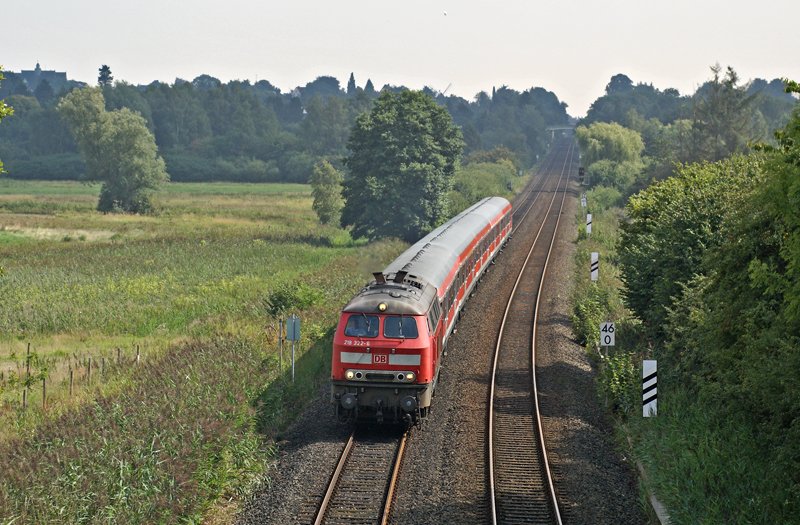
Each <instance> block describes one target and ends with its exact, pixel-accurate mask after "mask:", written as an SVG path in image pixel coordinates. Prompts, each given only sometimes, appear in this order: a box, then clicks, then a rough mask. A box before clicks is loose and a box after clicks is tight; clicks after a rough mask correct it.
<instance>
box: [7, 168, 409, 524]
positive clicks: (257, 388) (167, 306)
mask: <svg viewBox="0 0 800 525" xmlns="http://www.w3.org/2000/svg"><path fill="white" fill-rule="evenodd" d="M98 192H99V187H98V186H97V185H85V184H80V183H67V182H29V181H11V180H7V179H0V428H2V430H0V462H2V463H3V464H4V465H25V467H24V468H17V469H3V472H2V473H0V523H5V522H6V521H8V520H15V519H16V521H15V523H63V522H65V521H66V522H75V523H78V522H81V523H100V522H103V523H106V522H115V523H141V522H177V521H182V520H183V521H185V520H189V521H196V520H201V519H202V516H203V515H204V513H205V512H206V511H207V509H208V508H209V507H210V506H212V505H213V503H214V501H215V500H216V499H217V498H219V497H220V496H221V495H226V494H227V495H231V494H234V493H236V492H237V491H241V490H243V487H244V486H245V485H246V484H247V483H248V482H249V480H252V479H253V478H254V477H256V476H257V475H259V474H260V473H261V472H262V471H263V468H264V465H265V464H266V462H267V461H268V458H269V455H270V450H271V445H270V436H272V435H273V434H274V433H275V432H276V431H277V430H278V429H280V428H281V427H282V426H283V425H285V424H286V422H287V421H289V420H290V419H291V418H292V417H293V411H294V410H296V409H298V408H299V407H300V406H302V404H303V402H304V400H305V399H307V398H308V397H309V396H310V395H312V394H313V393H314V392H316V388H317V386H318V384H319V381H320V380H321V379H320V378H324V377H325V375H326V372H325V371H326V368H327V367H328V360H329V346H330V343H329V334H330V330H331V328H332V326H333V325H334V324H335V322H336V317H337V313H338V310H339V308H340V307H341V305H342V304H343V303H344V302H345V301H346V300H347V299H348V298H349V297H350V296H351V295H352V294H353V293H354V292H355V291H356V290H357V289H358V288H359V287H360V286H361V285H363V283H364V282H365V281H366V280H367V279H368V278H369V275H370V272H372V271H374V270H375V269H376V268H378V269H379V268H382V267H383V266H384V265H385V264H386V263H387V262H388V261H389V260H391V259H392V258H393V257H394V256H396V254H398V253H399V252H400V251H401V250H402V249H403V248H404V246H403V245H402V244H401V243H399V242H383V243H377V244H372V245H370V246H365V245H363V244H361V243H356V242H353V241H352V240H351V239H350V237H349V235H348V234H347V233H346V232H344V231H342V230H339V229H337V228H332V227H323V226H320V225H319V223H318V222H317V220H316V217H315V215H314V213H313V212H312V210H311V192H310V188H309V187H307V186H304V185H292V184H276V185H268V184H264V185H260V184H169V185H167V186H165V187H164V188H163V189H162V190H161V191H160V192H159V193H158V194H157V195H156V197H155V199H154V201H155V205H156V213H155V214H154V215H152V216H131V215H106V214H101V213H98V212H96V211H95V210H94V207H95V204H96V199H97V194H98ZM298 286H300V287H301V288H302V290H304V293H306V294H309V295H310V296H311V297H314V298H315V300H314V301H312V302H311V303H310V305H309V306H307V308H306V309H305V310H303V311H300V312H298V313H299V314H300V315H301V317H302V319H303V334H302V340H301V342H300V346H299V348H300V361H301V365H300V366H299V374H298V382H297V383H295V384H291V383H287V381H286V375H285V370H280V369H279V368H278V367H277V357H276V352H275V348H276V333H275V330H274V320H272V319H270V318H269V317H268V315H267V313H266V307H265V300H266V299H267V298H268V297H269V296H270V294H271V293H273V292H274V291H275V290H278V289H285V288H287V287H288V288H290V289H291V287H298ZM29 344H30V348H31V350H32V354H31V356H30V357H28V355H27V349H28V345H29ZM137 345H138V347H139V349H140V350H141V362H140V363H139V364H138V365H137V364H136V363H135V360H134V355H135V352H134V348H135V347H136V346H137ZM117 348H120V354H118V353H117V351H116V349H117ZM120 355H121V356H122V358H121V359H119V362H118V357H119V356H120ZM89 358H91V360H90V359H89ZM70 371H72V373H73V374H74V377H75V388H74V392H73V394H72V395H70V394H69V386H68V377H69V374H70ZM90 374H91V375H90ZM42 379H45V381H46V382H47V385H46V387H47V405H48V406H47V410H43V408H42V406H41V402H42V397H43V393H42V391H41V384H40V381H41V380H42ZM90 379H91V383H90ZM23 391H24V392H26V403H27V408H26V409H25V410H23V409H22V401H21V400H22V392H23ZM34 458H35V460H34Z"/></svg>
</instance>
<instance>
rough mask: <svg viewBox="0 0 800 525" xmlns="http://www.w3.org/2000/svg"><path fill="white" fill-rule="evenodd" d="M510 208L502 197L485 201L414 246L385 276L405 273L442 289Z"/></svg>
mask: <svg viewBox="0 0 800 525" xmlns="http://www.w3.org/2000/svg"><path fill="white" fill-rule="evenodd" d="M507 206H509V202H508V200H506V199H504V198H503V197H486V198H485V199H483V200H481V201H478V202H477V203H475V204H473V205H472V206H470V207H469V208H467V209H466V210H464V211H462V212H461V213H459V214H458V215H456V216H455V217H453V218H452V219H450V220H449V221H447V222H446V223H444V224H442V225H441V226H439V227H438V228H436V229H435V230H433V231H432V232H430V233H429V234H428V235H426V236H425V237H423V238H422V239H420V240H419V241H417V242H416V243H414V245H413V246H411V247H410V248H409V249H407V250H406V251H404V252H403V253H402V254H400V256H399V257H398V258H397V259H395V260H394V261H392V262H391V263H390V264H389V266H387V267H386V269H384V270H383V273H384V274H385V275H387V276H388V275H391V274H396V273H397V272H399V271H405V272H407V273H408V274H409V275H413V276H416V277H417V278H420V279H422V280H424V281H426V282H428V283H430V284H431V285H433V286H434V287H436V288H437V289H438V288H441V286H442V285H443V284H444V281H445V279H446V278H447V275H448V274H449V273H450V270H451V269H452V268H453V266H455V265H456V264H457V263H458V257H459V255H461V253H462V252H463V251H464V250H465V249H467V247H468V246H469V244H470V242H472V240H473V239H474V238H475V236H476V235H478V233H479V232H480V231H481V230H482V229H483V228H485V227H487V226H491V223H492V222H491V221H492V220H493V219H496V218H497V217H498V216H499V215H500V213H501V212H502V211H503V210H504V209H505V208H506V207H507Z"/></svg>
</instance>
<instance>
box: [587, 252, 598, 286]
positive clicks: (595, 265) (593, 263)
mask: <svg viewBox="0 0 800 525" xmlns="http://www.w3.org/2000/svg"><path fill="white" fill-rule="evenodd" d="M589 269H590V270H591V275H592V281H596V280H597V279H598V277H599V276H600V253H599V252H592V259H591V266H590V267H589Z"/></svg>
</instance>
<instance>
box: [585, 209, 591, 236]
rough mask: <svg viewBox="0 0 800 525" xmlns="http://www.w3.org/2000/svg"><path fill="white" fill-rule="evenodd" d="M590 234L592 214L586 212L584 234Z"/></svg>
mask: <svg viewBox="0 0 800 525" xmlns="http://www.w3.org/2000/svg"><path fill="white" fill-rule="evenodd" d="M591 234H592V214H591V213H587V214H586V235H587V236H588V235H591Z"/></svg>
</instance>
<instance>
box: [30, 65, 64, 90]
mask: <svg viewBox="0 0 800 525" xmlns="http://www.w3.org/2000/svg"><path fill="white" fill-rule="evenodd" d="M19 75H20V77H22V80H23V81H24V82H25V85H27V86H28V89H29V90H30V92H31V93H33V92H34V91H36V88H37V87H39V83H40V82H41V81H42V80H47V83H48V84H50V87H51V88H53V92H54V93H58V92H59V91H61V90H62V89H63V88H65V87H67V85H68V83H69V82H68V81H67V74H66V73H62V72H60V71H46V70H43V69H42V68H41V66H40V65H39V63H38V62H37V63H36V69H34V70H33V71H25V70H24V69H23V70H22V71H21V72H20V74H19Z"/></svg>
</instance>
